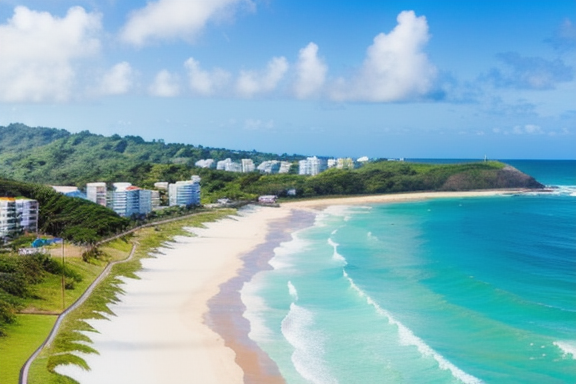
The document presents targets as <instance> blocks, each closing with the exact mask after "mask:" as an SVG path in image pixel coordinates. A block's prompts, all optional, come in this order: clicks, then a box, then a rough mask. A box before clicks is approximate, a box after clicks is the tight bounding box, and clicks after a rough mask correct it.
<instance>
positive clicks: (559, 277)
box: [241, 160, 576, 384]
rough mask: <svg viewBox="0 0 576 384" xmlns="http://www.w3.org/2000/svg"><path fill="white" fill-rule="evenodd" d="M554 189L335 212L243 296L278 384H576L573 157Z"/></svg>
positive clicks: (552, 182) (282, 251)
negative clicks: (283, 383) (275, 368)
mask: <svg viewBox="0 0 576 384" xmlns="http://www.w3.org/2000/svg"><path fill="white" fill-rule="evenodd" d="M505 162H507V163H508V164H511V165H512V166H514V167H516V168H518V169H520V170H521V171H524V172H526V173H528V174H530V175H532V176H534V177H535V178H536V179H537V180H539V181H540V182H542V183H543V184H546V185H549V186H555V187H557V188H555V189H554V190H553V191H552V192H546V193H529V194H522V195H505V196H504V195H503V196H495V197H481V198H451V199H431V200H425V201H417V202H406V203H387V204H373V205H363V206H358V205H356V206H333V207H329V208H327V209H326V210H324V211H323V212H322V213H320V214H319V215H318V216H317V217H316V220H315V223H314V225H313V226H311V227H309V228H305V229H302V230H300V231H298V232H296V233H294V234H292V238H291V240H290V241H287V242H284V243H282V244H281V245H280V246H279V247H277V248H276V249H275V250H274V256H273V258H272V259H271V260H270V264H271V265H272V267H273V269H271V270H265V271H261V272H259V273H258V274H256V275H255V276H254V277H253V279H252V280H251V281H250V282H248V283H246V284H245V285H244V287H243V289H242V291H241V296H242V300H243V302H244V304H245V305H246V308H247V309H246V312H245V317H246V318H247V319H248V320H249V321H250V324H251V332H250V337H251V338H252V339H253V340H254V341H256V342H257V344H258V345H259V346H260V347H261V348H262V349H263V350H264V351H265V352H266V353H267V354H268V355H269V356H270V357H271V358H272V359H273V360H274V361H275V362H276V364H277V365H278V367H279V369H280V372H281V374H282V376H283V377H284V378H285V379H286V381H287V382H288V383H507V384H508V383H575V382H576V161H531V160H530V161H529V160H525V161H505Z"/></svg>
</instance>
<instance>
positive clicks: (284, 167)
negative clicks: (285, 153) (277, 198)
mask: <svg viewBox="0 0 576 384" xmlns="http://www.w3.org/2000/svg"><path fill="white" fill-rule="evenodd" d="M290 168H292V163H291V162H289V161H281V162H280V169H279V170H278V173H289V172H290Z"/></svg>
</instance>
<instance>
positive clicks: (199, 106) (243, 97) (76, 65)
mask: <svg viewBox="0 0 576 384" xmlns="http://www.w3.org/2000/svg"><path fill="white" fill-rule="evenodd" d="M16 122H19V123H24V124H26V125H29V126H42V127H54V128H63V129H66V130H68V131H70V132H80V131H84V130H89V131H90V132H92V133H97V134H102V135H105V136H110V135H113V134H120V135H122V136H124V135H138V136H141V137H143V138H144V139H145V140H154V139H155V140H159V139H162V140H164V141H165V142H167V143H186V144H194V145H203V146H205V147H218V148H228V149H237V150H257V151H262V152H272V153H278V154H282V153H288V154H302V155H309V156H312V155H317V156H334V157H360V156H368V157H394V158H396V157H405V158H469V159H475V158H478V159H483V158H484V156H487V157H488V158H490V159H576V0H554V1H550V0H530V1H520V0H434V1H430V0H414V1H412V0H379V1H368V0H366V1H354V0H334V1H325V0H148V1H141V0H131V1H125V0H124V1H122V0H99V1H97V0H50V1H46V0H20V1H17V0H0V125H4V126H6V125H8V124H10V123H16Z"/></svg>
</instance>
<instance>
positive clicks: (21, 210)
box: [16, 198, 40, 232]
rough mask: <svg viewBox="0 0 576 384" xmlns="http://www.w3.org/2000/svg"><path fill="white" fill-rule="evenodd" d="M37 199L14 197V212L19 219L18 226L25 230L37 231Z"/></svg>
mask: <svg viewBox="0 0 576 384" xmlns="http://www.w3.org/2000/svg"><path fill="white" fill-rule="evenodd" d="M39 211H40V209H39V206H38V201H36V200H33V199H27V198H17V199H16V214H17V215H18V218H19V219H20V227H21V228H22V230H24V231H26V232H38V216H39Z"/></svg>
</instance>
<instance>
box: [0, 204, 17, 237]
mask: <svg viewBox="0 0 576 384" xmlns="http://www.w3.org/2000/svg"><path fill="white" fill-rule="evenodd" d="M19 227H20V222H19V220H18V216H17V214H16V200H15V199H13V198H11V197H0V239H5V238H7V237H11V236H13V235H14V234H15V233H17V232H18V231H19Z"/></svg>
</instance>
